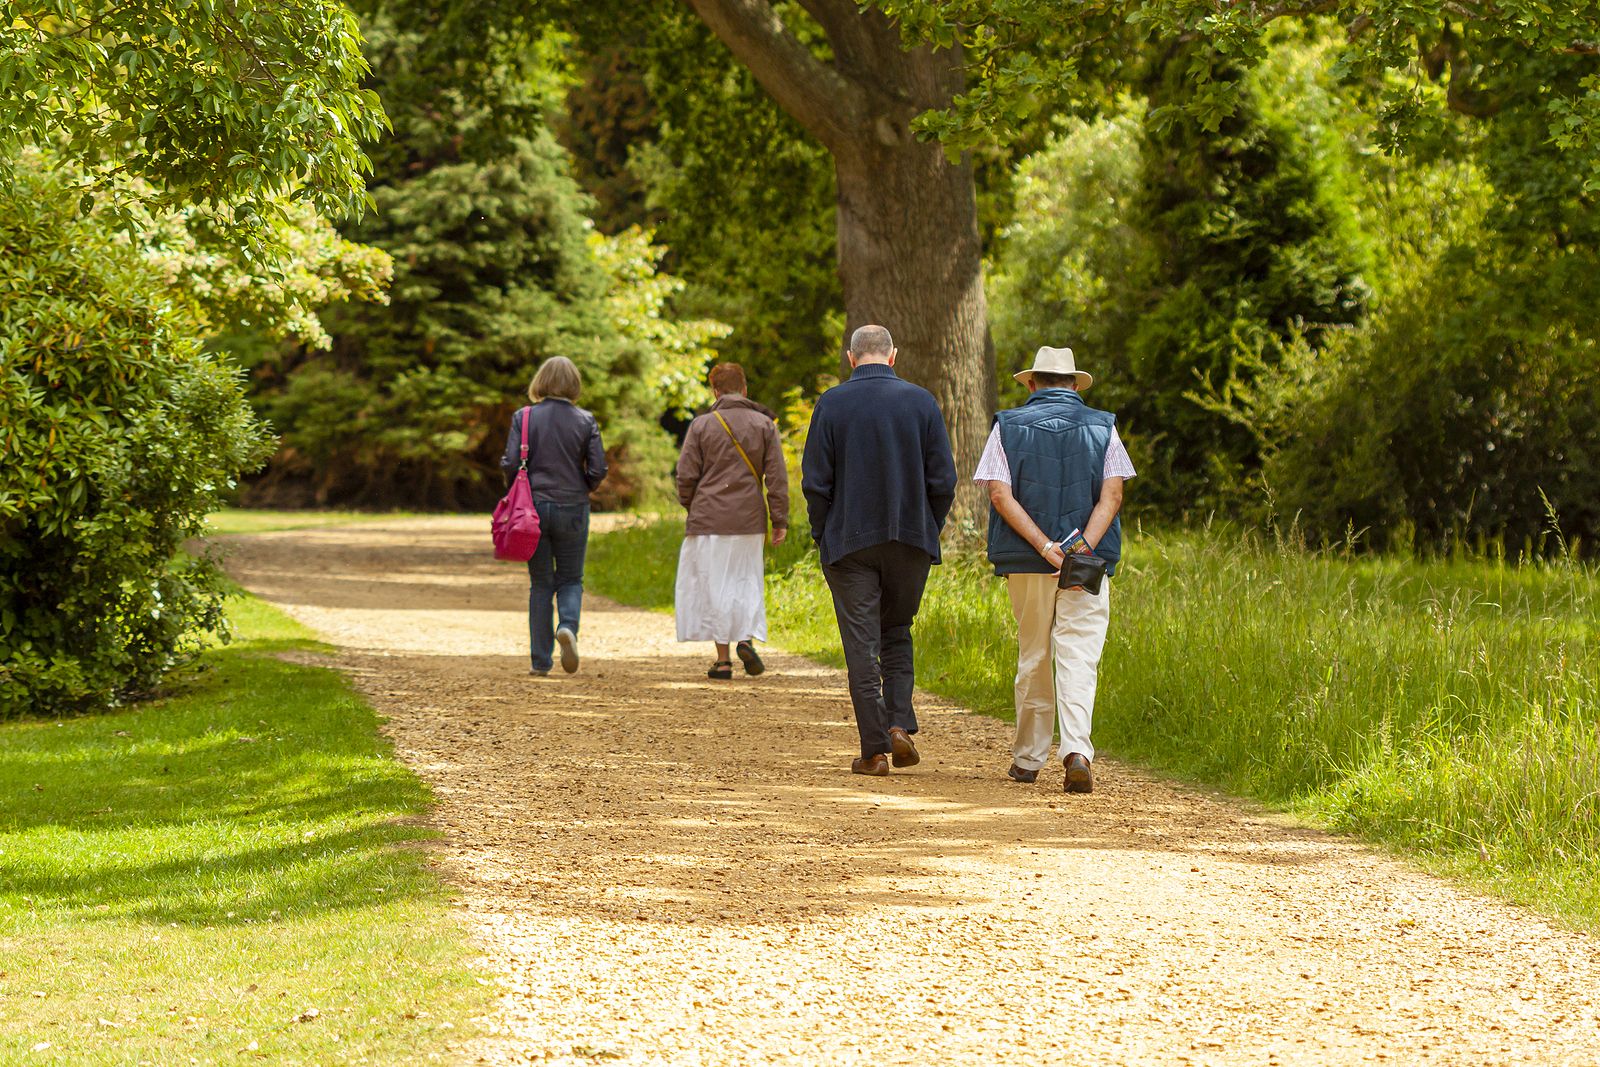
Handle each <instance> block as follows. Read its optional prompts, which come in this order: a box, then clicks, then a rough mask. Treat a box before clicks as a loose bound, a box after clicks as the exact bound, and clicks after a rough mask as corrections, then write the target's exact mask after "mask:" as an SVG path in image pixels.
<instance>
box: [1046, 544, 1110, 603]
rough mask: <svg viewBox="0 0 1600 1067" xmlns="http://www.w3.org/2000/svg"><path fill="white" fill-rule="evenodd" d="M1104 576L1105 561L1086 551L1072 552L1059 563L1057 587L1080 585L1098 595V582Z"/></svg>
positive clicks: (1086, 590)
mask: <svg viewBox="0 0 1600 1067" xmlns="http://www.w3.org/2000/svg"><path fill="white" fill-rule="evenodd" d="M1105 576H1106V561H1105V560H1103V559H1101V558H1100V557H1099V556H1095V555H1091V554H1089V553H1087V552H1074V553H1072V554H1071V555H1069V556H1068V557H1067V558H1066V562H1064V563H1062V564H1061V578H1060V580H1059V581H1058V582H1056V586H1057V588H1060V589H1071V588H1072V587H1073V586H1075V585H1081V586H1083V588H1084V591H1085V592H1088V593H1092V594H1094V595H1095V596H1099V595H1100V582H1101V581H1102V580H1103V579H1104V578H1105Z"/></svg>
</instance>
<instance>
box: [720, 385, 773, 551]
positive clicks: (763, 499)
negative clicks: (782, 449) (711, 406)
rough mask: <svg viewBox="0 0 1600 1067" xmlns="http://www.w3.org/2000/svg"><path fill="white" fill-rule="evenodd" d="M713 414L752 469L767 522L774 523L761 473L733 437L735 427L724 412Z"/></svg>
mask: <svg viewBox="0 0 1600 1067" xmlns="http://www.w3.org/2000/svg"><path fill="white" fill-rule="evenodd" d="M711 414H713V415H715V416H716V417H717V421H718V422H720V423H722V428H723V429H724V430H726V431H728V440H730V441H732V442H733V447H734V448H736V449H738V450H739V458H740V459H742V460H744V465H745V466H746V467H749V468H750V474H751V475H752V476H753V477H754V478H755V480H756V492H758V493H760V494H761V505H762V506H763V507H764V508H766V509H767V522H768V523H769V524H770V523H771V522H772V505H771V504H769V503H767V493H766V490H765V488H764V487H763V486H762V484H761V472H760V471H757V470H756V465H755V464H754V463H751V462H750V456H749V454H748V453H746V452H745V450H744V445H741V444H740V443H739V439H738V438H737V437H735V436H734V435H733V427H732V426H729V425H728V420H727V419H725V418H723V417H722V412H720V411H715V410H713V411H712V412H711Z"/></svg>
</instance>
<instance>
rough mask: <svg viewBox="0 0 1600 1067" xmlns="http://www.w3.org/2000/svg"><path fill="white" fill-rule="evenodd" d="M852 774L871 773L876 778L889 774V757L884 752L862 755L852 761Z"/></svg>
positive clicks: (885, 776)
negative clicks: (874, 754)
mask: <svg viewBox="0 0 1600 1067" xmlns="http://www.w3.org/2000/svg"><path fill="white" fill-rule="evenodd" d="M850 773H851V774H870V775H872V776H873V777H874V778H887V777H888V776H889V757H888V756H886V755H884V754H883V753H882V752H880V753H878V754H877V755H876V756H862V757H861V758H860V759H853V760H851V761H850Z"/></svg>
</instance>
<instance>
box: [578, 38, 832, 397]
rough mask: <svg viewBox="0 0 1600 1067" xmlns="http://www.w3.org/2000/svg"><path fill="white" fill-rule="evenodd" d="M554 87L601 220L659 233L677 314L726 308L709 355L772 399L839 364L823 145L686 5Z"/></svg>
mask: <svg viewBox="0 0 1600 1067" xmlns="http://www.w3.org/2000/svg"><path fill="white" fill-rule="evenodd" d="M581 74H582V77H581V78H580V79H578V80H577V81H576V82H575V83H574V84H573V85H572V87H571V88H570V89H569V91H568V92H567V95H566V98H565V100H564V106H565V109H566V114H567V118H566V120H565V121H564V122H563V123H562V127H561V128H562V137H563V141H564V142H565V143H566V144H567V145H568V146H569V148H570V150H571V151H572V153H573V156H574V159H575V163H576V173H577V175H578V177H579V179H580V180H581V181H582V182H583V183H584V185H585V187H586V188H587V189H588V190H589V191H590V192H592V193H593V194H594V195H595V197H596V199H597V201H598V210H597V213H596V215H595V222H596V224H597V225H598V226H600V227H601V228H602V229H605V230H607V231H608V232H609V231H611V230H613V229H616V228H619V227H622V226H626V225H632V224H636V223H644V224H647V225H650V226H652V227H653V228H654V229H655V232H656V235H657V237H658V239H659V240H660V241H661V243H662V244H663V245H665V246H666V247H667V248H668V249H670V256H669V263H670V265H671V266H672V269H673V272H674V273H675V274H677V275H678V276H680V277H681V278H683V280H684V281H685V282H686V283H687V288H686V290H685V292H684V293H683V295H682V296H681V297H680V298H679V299H678V302H677V303H678V306H679V307H680V308H681V309H682V310H683V312H684V313H685V314H689V315H694V316H703V317H708V318H713V319H716V320H719V321H722V322H725V323H727V324H728V325H729V327H730V332H729V335H728V336H727V338H726V339H725V340H724V341H722V342H720V343H719V344H718V345H717V346H716V347H717V351H718V356H719V358H722V359H730V360H734V361H737V362H739V363H740V364H742V365H743V366H744V367H745V370H746V371H747V372H748V374H749V377H750V388H751V395H753V396H755V397H756V398H757V399H760V400H762V401H765V402H766V403H768V404H770V405H772V406H774V407H776V406H777V405H778V404H779V402H780V401H781V399H782V397H783V394H784V392H785V391H786V390H788V389H789V388H790V387H792V386H795V385H799V386H801V387H802V388H804V389H806V390H808V391H810V390H814V388H815V385H816V380H817V377H818V375H819V374H820V373H822V372H824V371H831V370H837V368H838V363H839V351H838V339H839V337H840V335H841V331H842V329H843V323H842V319H841V317H840V311H839V279H838V275H837V273H836V272H835V263H834V255H833V244H834V214H833V213H834V198H835V195H836V193H835V189H834V181H833V171H832V168H831V166H830V165H829V163H828V159H827V153H825V152H824V151H823V150H822V149H821V148H820V147H819V146H817V145H816V144H815V143H813V142H812V141H811V140H809V139H808V138H807V137H806V135H805V132H804V131H803V130H802V129H801V128H800V127H799V125H798V124H796V123H795V121H794V120H793V119H791V118H789V117H788V116H787V115H785V114H784V113H783V112H782V111H781V110H780V109H779V108H778V107H777V105H776V104H774V103H773V102H772V100H771V98H769V97H768V96H767V95H766V93H765V92H763V91H762V89H761V87H760V86H759V85H758V84H756V81H755V78H754V77H753V76H752V75H751V73H750V71H749V70H748V69H747V68H745V67H744V66H742V65H740V64H739V63H737V62H736V61H735V60H734V59H733V57H732V56H730V55H729V54H728V51H727V49H725V48H724V47H722V45H721V44H720V43H719V42H717V41H716V39H715V38H713V37H712V35H711V33H710V31H708V30H707V29H706V28H705V26H704V25H703V24H702V23H701V22H700V21H699V20H698V19H695V18H694V17H693V16H692V15H689V14H688V13H687V12H678V13H676V14H675V15H670V16H668V15H663V16H660V17H658V19H656V20H654V21H652V22H650V23H648V24H646V25H644V26H641V27H639V28H638V29H637V31H636V32H635V33H634V34H633V35H631V36H630V37H629V38H627V39H626V40H620V41H616V42H613V43H611V44H608V45H605V46H602V47H601V48H599V49H598V50H597V54H596V55H595V56H594V57H593V58H591V59H588V60H587V61H586V62H585V63H584V64H583V66H582V68H581Z"/></svg>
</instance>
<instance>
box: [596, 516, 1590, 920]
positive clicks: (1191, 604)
mask: <svg viewBox="0 0 1600 1067" xmlns="http://www.w3.org/2000/svg"><path fill="white" fill-rule="evenodd" d="M682 535H683V526H682V523H681V521H667V522H659V523H655V524H640V525H636V526H633V527H631V528H628V529H623V530H620V531H618V532H616V533H613V534H609V535H605V536H602V537H599V538H596V539H595V541H594V543H593V545H592V546H591V550H590V555H589V562H588V565H587V568H586V570H587V575H588V579H589V582H590V584H591V585H592V586H593V587H594V588H595V589H596V590H597V591H598V592H601V593H604V594H605V595H607V596H611V597H613V598H615V599H618V600H622V601H625V602H629V603H634V604H641V605H644V606H648V607H654V608H662V609H670V608H671V605H672V582H673V577H674V573H675V568H676V563H677V551H678V545H679V543H680V542H681V539H682ZM794 535H795V536H796V537H798V539H799V541H800V545H799V546H797V547H791V546H789V545H785V546H784V547H783V549H782V550H780V551H779V552H778V553H774V554H773V555H772V558H770V559H769V564H768V575H767V610H768V616H769V620H770V623H771V628H772V637H773V640H774V641H775V642H777V643H779V644H782V645H783V646H784V647H786V648H789V649H791V650H793V651H796V652H800V653H803V654H805V655H809V656H812V657H815V658H817V659H820V660H822V661H824V662H828V663H833V664H836V665H842V656H841V654H840V651H839V643H838V633H837V631H836V629H835V626H834V621H833V608H832V601H831V600H830V598H829V596H828V591H827V587H826V584H825V583H824V581H823V579H822V576H821V573H820V570H819V568H818V566H817V562H816V556H815V554H814V553H806V552H805V551H804V545H805V542H806V540H807V535H806V532H805V530H804V529H803V528H802V529H799V530H796V531H794ZM1111 595H1112V604H1111V631H1110V637H1109V641H1108V644H1107V648H1106V655H1105V660H1104V663H1103V665H1102V674H1101V689H1100V696H1099V700H1098V704H1097V708H1096V714H1095V740H1096V744H1097V746H1098V747H1100V748H1101V750H1102V751H1103V752H1105V753H1107V754H1111V755H1115V756H1119V757H1122V758H1125V759H1130V760H1134V761H1136V762H1139V763H1143V764H1146V765H1148V766H1151V767H1155V768H1157V769H1160V770H1162V771H1165V772H1167V773H1170V774H1173V775H1176V776H1179V777H1182V778H1185V779H1189V780H1193V781H1199V782H1205V783H1209V784H1212V785H1216V786H1220V787H1222V788H1224V789H1227V790H1229V791H1231V792H1234V793H1236V794H1241V795H1246V796H1252V797H1256V798H1259V799H1261V800H1264V801H1267V802H1268V803H1271V804H1274V805H1277V806H1280V807H1284V808H1289V809H1293V810H1295V811H1297V812H1299V813H1301V814H1303V815H1306V816H1308V817H1310V818H1312V819H1314V820H1316V821H1318V822H1320V823H1321V824H1322V825H1325V826H1329V827H1332V828H1335V829H1340V830H1347V831H1353V832H1356V833H1359V834H1361V835H1363V836H1365V837H1367V838H1368V839H1369V840H1373V841H1377V842H1381V843H1384V844H1386V845H1389V846H1392V847H1394V848H1396V849H1397V850H1399V851H1401V852H1403V853H1404V854H1406V855H1408V856H1411V857H1413V858H1416V859H1419V860H1421V861H1422V862H1424V863H1426V864H1428V865H1429V866H1431V867H1433V868H1434V869H1436V870H1442V871H1447V872H1450V873H1452V874H1457V875H1462V876H1466V877H1468V878H1470V879H1472V880H1473V881H1475V882H1476V883H1478V884H1480V885H1483V886H1486V887H1488V888H1491V889H1493V890H1495V891H1497V892H1500V893H1502V894H1504V895H1506V896H1508V897H1510V898H1512V899H1514V900H1518V901H1521V902H1524V903H1527V904H1530V905H1533V906H1535V907H1537V908H1539V909H1541V910H1543V911H1545V912H1547V913H1551V914H1555V915H1558V916H1561V917H1563V918H1565V919H1567V920H1569V921H1571V922H1573V923H1575V924H1577V925H1579V926H1583V927H1586V928H1589V929H1593V930H1600V574H1597V572H1596V571H1595V569H1594V568H1592V567H1586V566H1583V565H1580V564H1575V563H1568V562H1563V563H1559V564H1551V565H1544V564H1538V565H1525V566H1516V565H1510V564H1505V563H1501V562H1495V561H1489V560H1476V559H1453V560H1451V559H1444V560H1434V561H1419V560H1411V559H1398V558H1361V557H1346V556H1342V555H1328V554H1313V553H1307V552H1304V551H1300V550H1297V549H1293V548H1289V547H1284V546H1279V545H1276V544H1273V543H1271V542H1268V541H1266V540H1264V539H1262V538H1260V537H1257V536H1254V535H1251V534H1248V533H1244V532H1241V531H1239V530H1236V529H1227V528H1222V527H1217V528H1214V529H1210V530H1206V531H1188V532H1168V533H1150V532H1145V531H1136V532H1134V533H1133V534H1132V536H1131V537H1130V544H1129V548H1128V551H1127V557H1126V559H1125V561H1124V565H1123V567H1122V568H1121V569H1120V570H1119V572H1118V575H1117V577H1116V578H1115V579H1113V580H1112V594H1111ZM915 635H916V641H917V679H918V682H919V683H920V684H921V685H923V686H924V687H925V688H927V689H930V690H932V691H934V692H936V693H939V694H941V695H944V696H947V697H950V698H952V699H954V700H957V701H959V702H961V703H962V704H964V705H966V706H967V707H970V708H972V709H974V710H976V711H980V712H984V713H987V714H991V715H996V716H999V717H1002V718H1007V719H1009V718H1011V717H1012V710H1011V709H1012V705H1011V699H1012V698H1011V687H1012V676H1013V674H1014V672H1015V669H1016V643H1015V638H1014V636H1013V624H1012V620H1011V613H1010V607H1009V604H1008V602H1007V599H1006V595H1005V588H1004V585H1003V583H1002V582H1001V581H1000V580H999V579H996V578H994V577H993V575H992V573H991V572H990V570H989V568H988V567H987V565H986V564H985V563H983V561H982V560H981V559H979V558H977V557H976V556H974V555H973V554H971V553H965V554H963V553H959V552H958V553H951V554H949V555H948V556H947V561H946V564H945V565H944V566H942V567H937V568H935V569H934V572H933V575H932V577H931V579H930V581H929V584H928V590H927V595H926V597H925V599H924V601H923V607H922V612H921V614H920V615H919V617H918V619H917V624H916V629H915ZM930 743H936V742H930ZM1006 760H1007V755H1006V754H1005V753H1002V752H996V754H995V761H996V763H995V766H996V773H997V774H999V773H1000V772H1002V771H1003V770H1004V768H1005V765H1006Z"/></svg>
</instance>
